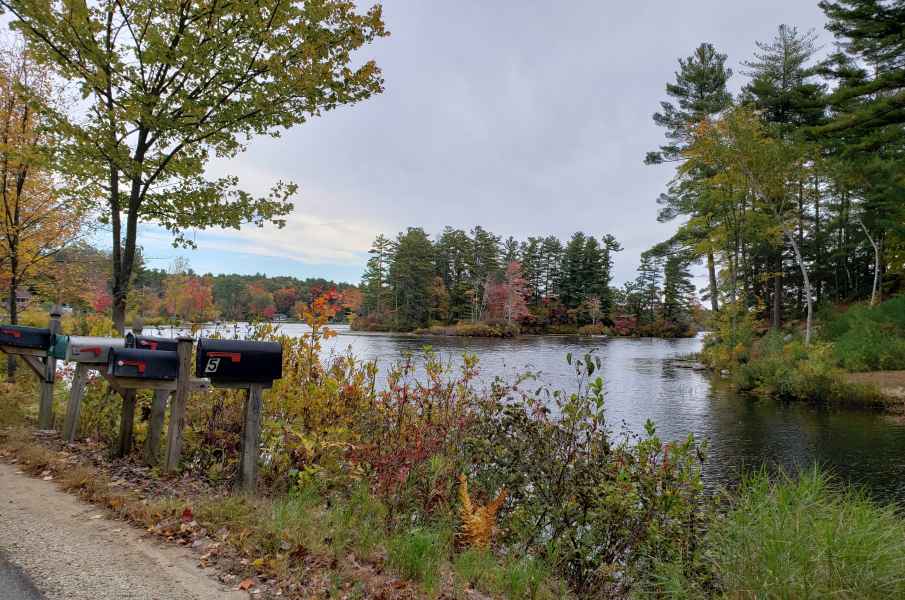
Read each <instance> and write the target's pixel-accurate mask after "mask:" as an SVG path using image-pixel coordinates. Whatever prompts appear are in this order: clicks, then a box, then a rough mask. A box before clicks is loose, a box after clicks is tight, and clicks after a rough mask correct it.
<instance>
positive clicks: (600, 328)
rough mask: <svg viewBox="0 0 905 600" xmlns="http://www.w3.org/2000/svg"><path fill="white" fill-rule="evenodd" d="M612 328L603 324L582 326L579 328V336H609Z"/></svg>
mask: <svg viewBox="0 0 905 600" xmlns="http://www.w3.org/2000/svg"><path fill="white" fill-rule="evenodd" d="M609 333H610V328H609V327H607V326H606V325H604V324H603V323H597V324H596V325H582V326H581V327H579V328H578V335H609Z"/></svg>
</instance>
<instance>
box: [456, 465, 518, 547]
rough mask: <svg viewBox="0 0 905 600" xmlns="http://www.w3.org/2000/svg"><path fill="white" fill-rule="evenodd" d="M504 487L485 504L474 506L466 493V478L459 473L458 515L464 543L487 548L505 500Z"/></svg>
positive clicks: (461, 537)
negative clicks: (459, 504) (498, 513)
mask: <svg viewBox="0 0 905 600" xmlns="http://www.w3.org/2000/svg"><path fill="white" fill-rule="evenodd" d="M507 495H508V492H507V491H506V488H503V489H501V490H500V493H499V494H497V497H496V498H494V500H493V501H492V502H491V503H490V504H488V505H487V506H475V504H474V503H473V502H472V500H471V495H469V493H468V480H467V479H466V478H465V475H459V501H460V502H461V507H460V508H459V516H460V517H461V518H462V532H461V534H460V539H461V540H462V542H463V544H464V545H467V546H470V547H472V548H488V547H489V546H490V540H491V538H492V537H493V531H494V529H495V528H496V515H497V512H499V510H500V508H502V506H503V503H504V502H505V501H506V497H507Z"/></svg>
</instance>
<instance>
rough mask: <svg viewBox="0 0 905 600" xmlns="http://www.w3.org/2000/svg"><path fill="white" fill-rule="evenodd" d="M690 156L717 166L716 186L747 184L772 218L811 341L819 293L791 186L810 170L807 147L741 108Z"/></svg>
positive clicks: (703, 131) (702, 135)
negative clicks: (801, 298)
mask: <svg viewBox="0 0 905 600" xmlns="http://www.w3.org/2000/svg"><path fill="white" fill-rule="evenodd" d="M687 152H688V155H689V158H690V160H689V162H688V163H686V165H689V164H690V165H693V164H694V162H695V161H701V162H703V163H704V164H707V165H709V166H710V167H712V168H713V172H714V173H715V174H714V175H713V177H712V178H711V181H712V184H713V185H715V186H719V185H723V184H724V183H725V182H726V181H727V180H731V181H733V182H734V184H735V185H736V186H738V187H741V186H742V185H743V183H744V185H747V186H748V188H749V189H750V192H751V194H752V196H753V198H754V200H755V201H756V202H757V204H758V207H759V208H760V209H761V210H763V211H764V212H765V213H767V214H769V215H770V216H771V218H772V221H773V225H774V227H775V228H776V229H778V230H779V232H780V233H781V235H782V236H784V237H785V238H786V240H787V241H788V243H789V245H790V246H791V247H792V249H793V252H794V255H795V261H796V264H797V265H798V267H799V270H800V271H801V277H802V281H803V284H804V295H805V298H806V299H807V323H806V327H805V343H806V344H807V343H809V342H810V339H811V321H812V314H813V295H812V292H811V284H810V279H809V277H808V270H807V265H806V263H805V262H804V259H803V257H802V253H801V248H800V246H799V243H798V240H797V238H796V236H795V235H794V234H793V230H792V227H791V226H790V221H791V220H793V219H794V217H795V214H794V211H793V207H794V202H793V201H792V200H791V199H790V197H789V186H788V182H789V181H797V180H799V178H801V177H802V174H801V172H802V170H803V169H805V168H806V166H805V162H804V156H805V153H804V152H803V150H802V148H801V147H800V146H799V145H797V144H795V143H793V142H791V141H788V140H785V139H783V138H781V137H779V136H776V135H770V134H769V132H768V129H767V127H766V126H765V125H764V123H763V122H762V121H761V119H760V117H759V116H758V114H757V113H756V112H754V111H753V110H751V109H750V108H746V107H739V108H736V109H734V110H732V111H730V112H729V113H727V115H726V117H725V118H724V119H722V120H721V121H720V122H718V123H716V124H715V125H713V126H709V125H708V126H702V127H700V128H699V131H698V137H697V139H696V140H695V142H694V144H693V145H692V146H691V147H690V148H689V150H688V151H687Z"/></svg>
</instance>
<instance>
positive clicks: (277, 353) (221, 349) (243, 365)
mask: <svg viewBox="0 0 905 600" xmlns="http://www.w3.org/2000/svg"><path fill="white" fill-rule="evenodd" d="M195 376H196V377H208V378H210V380H211V383H218V382H219V383H233V384H238V383H264V384H266V383H271V382H272V381H273V380H274V379H279V378H281V377H282V376H283V347H282V346H281V345H280V344H278V343H277V342H248V341H243V340H211V339H204V338H202V339H200V340H198V353H197V355H196V357H195Z"/></svg>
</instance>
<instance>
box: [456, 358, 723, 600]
mask: <svg viewBox="0 0 905 600" xmlns="http://www.w3.org/2000/svg"><path fill="white" fill-rule="evenodd" d="M568 360H569V362H570V364H572V366H573V367H574V368H575V370H576V372H577V374H578V376H579V385H578V388H577V391H576V392H575V393H571V394H566V393H563V392H559V391H554V392H550V391H549V390H546V389H545V388H543V387H542V388H541V389H540V390H538V391H536V392H534V393H524V394H513V393H511V392H507V394H508V395H507V397H505V398H503V399H501V400H500V402H498V403H496V404H493V405H490V404H488V405H485V406H484V407H483V409H482V411H481V413H479V414H478V415H476V417H475V418H476V419H477V420H476V423H475V425H474V426H473V431H472V432H471V434H470V435H469V436H468V437H467V438H466V439H465V440H464V444H463V450H464V453H465V456H466V457H467V458H466V459H465V460H463V461H462V463H464V464H466V465H472V466H471V468H470V472H469V478H468V479H469V482H474V486H473V488H472V489H473V490H474V491H475V493H476V494H478V495H479V496H481V497H484V498H491V497H493V495H494V494H495V493H496V491H497V490H499V489H501V488H504V487H505V488H506V489H507V490H508V493H509V500H508V501H507V503H506V505H504V509H503V511H502V513H501V518H500V530H501V533H503V537H502V540H501V541H502V542H503V543H504V544H505V546H506V547H509V548H522V549H526V550H528V551H529V552H530V553H531V554H532V555H534V556H537V557H538V558H540V559H542V560H543V562H544V563H545V564H547V565H550V567H551V568H552V570H553V572H554V573H555V575H556V576H557V577H559V578H560V579H561V580H563V581H565V582H566V583H568V585H569V587H570V588H571V589H572V590H573V591H574V592H575V593H576V594H577V595H578V596H579V597H607V596H608V595H621V594H622V593H623V592H625V591H627V590H631V589H633V588H634V587H636V586H638V585H640V584H641V583H642V582H644V581H645V580H646V579H647V578H648V577H649V576H650V573H651V570H652V565H653V564H656V563H657V562H659V561H662V560H665V559H666V558H668V557H669V558H671V557H676V556H679V557H682V558H683V559H687V558H688V557H689V555H690V554H691V553H692V548H693V546H694V544H693V542H692V540H693V538H694V536H695V535H697V534H698V531H697V528H696V526H697V523H698V515H699V513H700V512H701V510H702V509H703V506H704V504H705V498H704V495H703V486H702V483H701V478H700V458H701V454H700V450H701V449H700V447H698V446H697V445H696V444H695V441H694V439H693V438H689V439H687V440H685V441H684V442H680V443H664V442H662V441H661V440H660V439H659V438H658V437H657V435H656V432H655V430H654V426H653V424H652V423H648V425H647V432H646V434H645V435H643V436H641V437H640V438H634V437H631V436H629V435H627V434H625V435H619V436H617V435H615V434H613V433H612V432H611V431H610V430H609V429H608V427H607V423H606V420H605V416H604V410H603V406H604V397H603V382H602V381H601V379H600V378H599V377H595V376H594V375H595V373H596V371H597V369H598V368H599V359H597V358H596V357H593V356H592V355H586V356H585V357H583V358H582V359H580V360H577V361H573V360H572V358H571V356H569V357H568ZM548 407H552V410H549V409H548ZM525 568H526V569H528V568H529V566H526V567H525ZM524 577H527V578H528V579H530V577H529V575H528V574H524ZM524 577H523V576H521V575H518V574H517V573H515V572H513V574H512V579H511V580H510V581H511V584H512V586H515V587H518V586H519V585H521V584H519V583H518V582H519V581H527V580H526V579H524Z"/></svg>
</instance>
